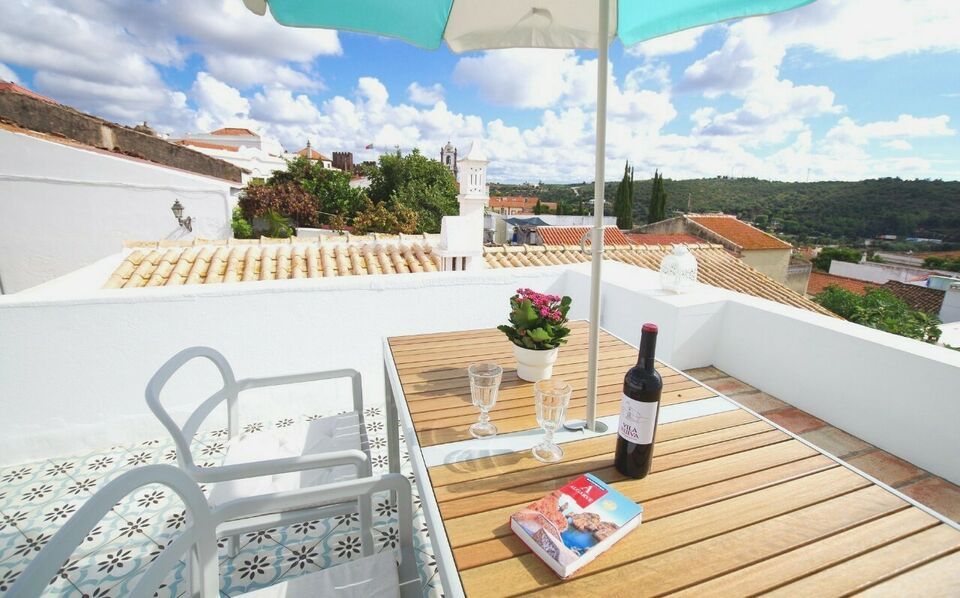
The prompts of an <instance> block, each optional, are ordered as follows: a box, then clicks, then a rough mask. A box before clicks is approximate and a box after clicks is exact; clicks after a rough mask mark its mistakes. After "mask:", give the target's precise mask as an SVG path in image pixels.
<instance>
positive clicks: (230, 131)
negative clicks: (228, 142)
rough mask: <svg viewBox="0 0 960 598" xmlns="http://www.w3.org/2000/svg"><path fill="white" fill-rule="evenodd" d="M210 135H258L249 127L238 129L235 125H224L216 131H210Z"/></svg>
mask: <svg viewBox="0 0 960 598" xmlns="http://www.w3.org/2000/svg"><path fill="white" fill-rule="evenodd" d="M210 134H211V135H223V136H224V137H259V135H257V134H256V133H254V132H253V131H251V130H250V129H240V128H237V127H224V128H222V129H217V130H216V131H210Z"/></svg>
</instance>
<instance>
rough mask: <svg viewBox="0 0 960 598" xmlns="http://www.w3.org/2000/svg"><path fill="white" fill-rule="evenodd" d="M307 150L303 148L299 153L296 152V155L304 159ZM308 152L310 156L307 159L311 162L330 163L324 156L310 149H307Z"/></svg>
mask: <svg viewBox="0 0 960 598" xmlns="http://www.w3.org/2000/svg"><path fill="white" fill-rule="evenodd" d="M307 149H308V148H303V149H302V150H300V151H298V152H297V155H298V156H305V157H306V156H307ZM309 150H310V156H309V158H310V159H311V160H320V161H321V162H329V161H330V158H328V157H326V156H324V155H323V154H321V153H320V152H318V151H317V150H315V149H313V148H312V147H311V148H309Z"/></svg>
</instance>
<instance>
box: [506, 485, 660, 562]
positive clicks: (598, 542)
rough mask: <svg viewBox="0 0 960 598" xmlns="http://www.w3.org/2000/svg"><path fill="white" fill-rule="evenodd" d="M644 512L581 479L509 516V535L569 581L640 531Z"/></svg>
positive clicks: (607, 489)
mask: <svg viewBox="0 0 960 598" xmlns="http://www.w3.org/2000/svg"><path fill="white" fill-rule="evenodd" d="M642 517H643V506H641V505H638V504H637V503H635V502H633V501H632V500H630V499H629V498H627V497H626V496H624V495H623V494H620V493H619V492H617V491H616V490H615V489H613V488H611V487H610V486H608V485H607V484H605V483H603V481H602V480H600V479H599V478H597V477H596V476H594V475H592V474H589V473H588V474H585V475H582V476H580V477H578V478H576V479H574V480H573V481H571V482H570V483H568V484H567V485H566V486H564V487H563V488H560V489H559V490H554V491H553V492H551V493H550V494H548V495H546V496H544V497H543V498H541V499H540V500H538V501H536V502H532V503H530V504H529V505H527V506H526V507H525V508H523V509H521V510H519V511H517V512H516V513H514V514H513V515H511V516H510V529H512V530H513V532H514V533H515V534H517V536H518V537H519V538H520V539H521V540H522V541H523V543H524V544H526V545H527V546H529V547H530V550H532V551H533V552H534V554H536V555H537V556H538V557H540V559H541V560H543V562H544V563H546V565H547V566H548V567H550V568H551V569H553V570H554V572H556V574H557V575H559V576H560V577H562V578H567V577H569V576H571V575H573V573H574V572H575V571H577V569H580V568H581V567H583V566H584V565H586V564H587V563H589V562H590V561H592V560H593V559H595V558H597V556H599V555H600V554H601V553H603V551H605V550H606V549H607V548H610V546H612V545H613V544H615V543H616V542H617V541H618V540H619V539H620V538H622V537H624V536H625V535H627V533H628V532H630V531H631V530H632V529H634V528H635V527H637V526H638V525H640V520H641V519H642Z"/></svg>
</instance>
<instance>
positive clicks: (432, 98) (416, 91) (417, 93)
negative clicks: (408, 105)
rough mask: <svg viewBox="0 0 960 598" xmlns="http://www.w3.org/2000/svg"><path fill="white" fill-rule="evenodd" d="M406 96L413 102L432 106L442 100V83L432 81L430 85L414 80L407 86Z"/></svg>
mask: <svg viewBox="0 0 960 598" xmlns="http://www.w3.org/2000/svg"><path fill="white" fill-rule="evenodd" d="M407 97H409V98H410V101H411V102H413V103H414V104H422V105H424V106H433V105H434V104H436V103H437V102H439V101H441V100H443V85H440V84H439V83H434V84H433V85H430V86H424V85H420V84H419V83H417V82H416V81H414V82H413V83H411V84H410V86H409V87H407Z"/></svg>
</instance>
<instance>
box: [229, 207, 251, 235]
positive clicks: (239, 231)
mask: <svg viewBox="0 0 960 598" xmlns="http://www.w3.org/2000/svg"><path fill="white" fill-rule="evenodd" d="M230 226H231V227H232V228H233V238H235V239H252V238H253V237H254V234H253V226H252V225H251V224H250V222H249V221H247V219H246V218H244V217H243V210H242V209H241V208H240V206H239V205H237V206H234V208H233V220H231V221H230Z"/></svg>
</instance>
